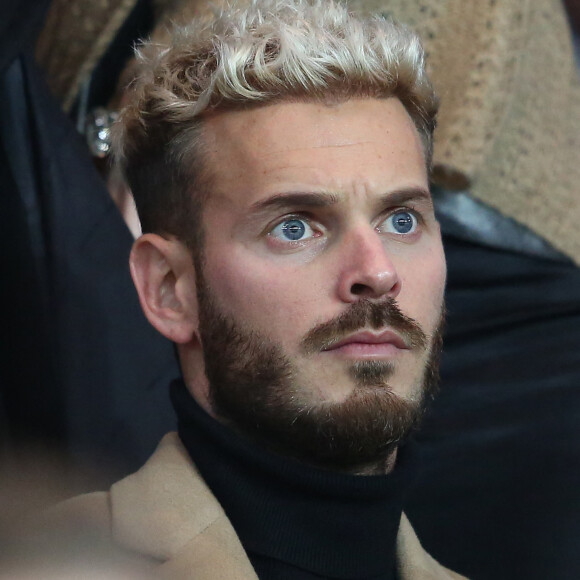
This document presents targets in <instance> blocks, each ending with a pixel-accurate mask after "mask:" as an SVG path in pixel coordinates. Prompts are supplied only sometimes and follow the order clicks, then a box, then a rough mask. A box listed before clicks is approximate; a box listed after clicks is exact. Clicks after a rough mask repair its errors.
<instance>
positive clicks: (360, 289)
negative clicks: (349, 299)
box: [350, 284, 369, 296]
mask: <svg viewBox="0 0 580 580" xmlns="http://www.w3.org/2000/svg"><path fill="white" fill-rule="evenodd" d="M350 291H351V293H352V294H354V295H355V296H361V295H362V294H365V293H366V292H368V291H369V287H368V286H366V285H365V284H353V285H352V286H351V289H350Z"/></svg>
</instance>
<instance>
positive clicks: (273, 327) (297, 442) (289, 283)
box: [186, 99, 445, 468]
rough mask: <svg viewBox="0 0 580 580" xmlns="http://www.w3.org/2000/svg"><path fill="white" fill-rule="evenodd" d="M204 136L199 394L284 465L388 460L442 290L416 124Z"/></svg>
mask: <svg viewBox="0 0 580 580" xmlns="http://www.w3.org/2000/svg"><path fill="white" fill-rule="evenodd" d="M204 138H205V143H206V145H207V147H208V151H209V153H208V156H207V159H206V163H207V167H208V169H209V170H210V172H211V174H212V182H211V183H212V185H211V194H210V196H209V199H208V201H207V202H206V205H205V207H204V211H203V217H202V221H203V225H204V235H205V244H204V250H203V256H202V259H200V260H198V265H197V285H198V299H199V310H200V313H199V317H200V338H201V343H202V345H203V349H204V357H205V372H206V375H207V377H208V384H207V385H206V388H205V391H204V390H203V389H202V390H199V388H198V389H197V390H196V389H195V388H194V389H193V391H194V394H196V396H197V398H198V399H201V400H200V403H201V404H202V405H204V406H205V407H206V408H207V409H209V410H210V412H212V413H213V414H215V415H217V416H218V417H219V418H221V419H222V420H224V421H226V422H229V423H231V424H232V425H233V426H234V427H237V428H239V429H241V430H242V431H245V432H247V433H249V434H250V435H252V436H255V437H258V438H260V437H261V438H262V439H264V440H266V441H269V442H270V443H271V445H272V446H273V447H274V448H278V449H279V450H282V451H283V452H287V453H289V454H291V455H296V456H298V457H302V458H305V459H306V460H310V461H313V462H318V463H321V464H325V465H330V466H340V467H343V468H355V467H360V466H361V465H363V464H371V463H372V462H373V461H374V460H375V459H376V460H384V459H385V457H386V455H388V454H389V453H390V452H391V451H392V450H393V447H394V446H395V445H396V443H397V441H398V440H399V439H400V438H401V437H403V436H404V434H405V433H406V432H407V431H408V429H409V428H410V427H411V426H412V424H413V423H414V421H415V419H416V417H417V415H418V414H419V410H420V407H421V399H422V392H423V390H424V389H425V384H426V383H427V384H428V383H430V382H432V380H431V379H432V375H433V374H434V371H433V368H432V367H433V366H434V365H435V363H434V361H433V360H432V359H434V358H435V354H436V353H435V354H434V353H433V352H432V351H433V349H432V348H431V346H432V344H433V341H434V336H435V335H436V334H437V329H438V327H439V323H440V319H441V311H442V301H443V290H444V285H445V261H444V256H443V250H442V245H441V238H440V232H439V227H438V224H437V222H436V220H435V217H434V213H433V206H432V201H431V198H430V195H429V192H428V183H427V174H426V168H425V160H424V156H423V151H422V147H421V142H420V139H419V136H418V134H417V131H416V129H415V127H414V125H413V123H412V121H411V119H410V118H409V116H408V114H407V113H406V111H405V109H404V107H403V106H402V105H401V103H400V102H399V101H398V100H397V99H388V100H378V99H356V100H350V101H346V102H343V103H341V104H337V105H331V106H330V105H325V104H320V103H313V102H286V103H281V104H275V105H272V106H268V107H260V108H254V109H250V110H245V111H239V112H228V113H224V114H218V115H215V116H212V117H210V118H208V119H207V121H206V123H205V127H204ZM186 376H187V372H186ZM426 377H427V379H426ZM200 393H201V394H200ZM204 393H205V394H204ZM377 454H378V455H380V456H381V457H376V455H377Z"/></svg>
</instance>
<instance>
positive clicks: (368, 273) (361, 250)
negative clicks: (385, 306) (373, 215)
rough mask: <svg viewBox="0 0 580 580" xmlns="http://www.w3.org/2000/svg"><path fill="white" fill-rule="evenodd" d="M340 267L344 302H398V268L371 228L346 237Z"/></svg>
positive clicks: (339, 292) (341, 296)
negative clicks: (395, 300)
mask: <svg viewBox="0 0 580 580" xmlns="http://www.w3.org/2000/svg"><path fill="white" fill-rule="evenodd" d="M340 267H341V270H340V276H339V281H338V294H339V297H340V299H341V300H342V301H343V302H357V301H358V300H360V299H361V298H367V299H371V300H373V299H374V300H376V299H381V298H385V297H386V296H388V297H390V298H396V297H397V296H398V294H399V292H400V290H401V280H400V278H399V275H398V273H397V270H396V268H395V265H394V263H393V261H392V260H391V258H390V256H389V255H388V253H387V251H386V249H385V247H384V245H383V242H382V240H381V236H380V235H379V234H378V233H377V232H376V231H375V230H374V229H373V228H372V227H371V226H367V227H364V228H363V227H361V228H357V230H356V231H353V232H351V233H350V234H349V235H348V236H345V239H344V241H343V248H342V256H341V265H340Z"/></svg>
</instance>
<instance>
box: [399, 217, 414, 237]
mask: <svg viewBox="0 0 580 580" xmlns="http://www.w3.org/2000/svg"><path fill="white" fill-rule="evenodd" d="M394 221H395V229H396V230H397V231H398V232H399V233H401V234H406V233H408V232H410V231H411V229H412V228H413V218H412V217H411V215H410V214H408V213H398V214H397V215H396V216H395V220H394Z"/></svg>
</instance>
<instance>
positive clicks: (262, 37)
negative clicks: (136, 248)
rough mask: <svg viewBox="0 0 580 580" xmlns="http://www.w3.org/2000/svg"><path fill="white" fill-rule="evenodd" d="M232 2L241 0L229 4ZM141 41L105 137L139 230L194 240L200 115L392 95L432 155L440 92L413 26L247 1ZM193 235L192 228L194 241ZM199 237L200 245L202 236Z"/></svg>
mask: <svg viewBox="0 0 580 580" xmlns="http://www.w3.org/2000/svg"><path fill="white" fill-rule="evenodd" d="M238 4H239V3H238ZM242 4H244V6H243V7H240V6H239V5H238V7H235V6H227V7H226V8H223V9H221V10H220V11H219V12H218V13H216V14H215V15H214V16H213V17H211V18H209V19H199V20H194V21H192V22H191V23H190V24H188V25H187V26H185V27H178V28H175V29H174V30H173V31H172V34H171V42H170V43H168V44H167V45H159V44H154V43H151V42H150V43H144V44H143V45H142V46H141V47H140V48H139V49H138V52H137V57H138V61H139V65H138V66H139V73H138V77H137V78H136V80H135V81H134V83H133V84H132V86H131V87H130V89H129V90H130V93H131V94H130V102H129V104H128V106H127V107H126V108H125V109H124V110H123V112H122V114H121V116H120V120H119V123H118V125H117V127H116V131H115V137H114V150H115V153H116V159H117V160H118V162H119V164H120V166H121V170H122V172H123V173H124V175H125V176H126V178H127V180H128V182H129V185H130V187H131V189H132V191H133V195H134V197H135V201H136V204H137V209H138V211H139V215H140V218H141V222H142V228H143V231H145V232H147V231H157V232H160V233H162V232H165V233H170V234H173V235H176V236H177V237H179V238H182V239H184V240H186V241H189V240H191V236H192V229H193V230H194V232H197V233H199V232H201V228H200V223H199V213H200V212H199V209H200V207H201V204H202V202H203V199H204V197H205V195H207V193H208V190H209V181H210V179H211V176H210V175H208V173H207V171H205V170H206V169H207V168H205V167H204V163H203V138H202V127H203V117H204V114H206V113H208V112H222V111H228V110H233V109H236V108H240V107H249V106H260V105H265V104H271V103H275V102H278V101H283V100H321V101H323V102H326V101H333V102H336V101H337V100H338V101H340V100H345V99H349V98H356V97H373V98H389V97H396V98H398V99H400V101H401V102H402V104H403V105H404V106H405V108H406V110H407V112H408V113H409V115H410V117H411V119H412V120H413V121H414V123H415V126H416V127H417V130H418V132H419V135H420V136H421V139H422V141H423V145H424V151H425V158H426V161H427V163H428V164H429V163H430V160H431V154H432V136H433V130H434V127H435V116H436V113H437V108H438V101H437V98H436V96H435V94H434V92H433V89H432V86H431V83H430V82H429V79H428V77H427V75H426V72H425V66H424V53H423V49H422V47H421V44H420V41H419V39H418V37H417V36H416V34H414V33H413V32H411V31H410V30H409V29H407V28H405V27H403V26H401V25H398V24H396V23H394V22H392V21H390V20H387V19H384V18H382V17H379V16H377V17H372V18H365V19H363V18H361V17H357V16H355V15H353V14H350V13H349V12H348V10H347V8H346V7H345V6H344V5H343V4H340V3H339V2H336V1H335V0H250V1H248V2H242ZM195 237H197V236H194V238H195ZM196 241H198V242H199V239H197V240H196Z"/></svg>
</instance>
